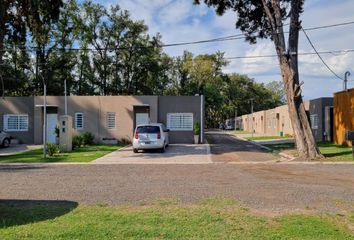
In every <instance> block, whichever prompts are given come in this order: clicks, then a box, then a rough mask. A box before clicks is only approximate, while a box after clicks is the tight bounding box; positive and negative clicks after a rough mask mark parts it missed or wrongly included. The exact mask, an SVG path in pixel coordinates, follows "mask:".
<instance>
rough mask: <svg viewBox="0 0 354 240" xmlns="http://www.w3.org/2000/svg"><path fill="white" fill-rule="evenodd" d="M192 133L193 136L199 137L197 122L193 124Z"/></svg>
mask: <svg viewBox="0 0 354 240" xmlns="http://www.w3.org/2000/svg"><path fill="white" fill-rule="evenodd" d="M193 132H194V135H199V134H200V125H199V122H196V123H194V125H193Z"/></svg>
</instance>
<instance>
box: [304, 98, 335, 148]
mask: <svg viewBox="0 0 354 240" xmlns="http://www.w3.org/2000/svg"><path fill="white" fill-rule="evenodd" d="M327 106H333V98H330V97H328V98H317V99H313V100H311V101H310V107H309V115H310V116H311V115H312V114H317V115H318V129H312V132H313V134H314V137H315V139H316V141H317V142H322V141H324V140H325V138H324V135H323V133H324V132H325V120H326V119H325V108H326V107H327ZM327 134H329V133H327Z"/></svg>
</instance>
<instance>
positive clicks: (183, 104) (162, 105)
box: [158, 96, 205, 143]
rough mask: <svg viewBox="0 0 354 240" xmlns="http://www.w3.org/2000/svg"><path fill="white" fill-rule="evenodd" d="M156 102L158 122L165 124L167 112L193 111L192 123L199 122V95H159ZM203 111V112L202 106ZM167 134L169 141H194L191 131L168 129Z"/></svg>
mask: <svg viewBox="0 0 354 240" xmlns="http://www.w3.org/2000/svg"><path fill="white" fill-rule="evenodd" d="M158 102H159V104H158V106H159V111H158V116H159V117H158V122H160V123H164V124H165V125H167V113H193V123H196V122H199V123H201V118H200V102H201V97H200V96H160V97H159V100H158ZM203 113H205V111H204V106H203ZM203 115H204V114H203ZM203 119H204V118H203ZM169 135H170V142H171V143H193V142H194V138H193V131H170V134H169Z"/></svg>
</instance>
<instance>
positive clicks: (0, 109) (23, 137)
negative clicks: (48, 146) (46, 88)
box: [0, 97, 35, 143]
mask: <svg viewBox="0 0 354 240" xmlns="http://www.w3.org/2000/svg"><path fill="white" fill-rule="evenodd" d="M4 114H28V131H26V132H8V133H9V134H10V135H11V136H12V137H14V138H16V139H18V140H19V141H20V142H22V143H33V141H34V139H33V133H34V120H35V119H34V118H33V114H34V109H33V97H6V98H3V99H0V123H1V124H0V130H1V131H3V127H4V125H3V116H4Z"/></svg>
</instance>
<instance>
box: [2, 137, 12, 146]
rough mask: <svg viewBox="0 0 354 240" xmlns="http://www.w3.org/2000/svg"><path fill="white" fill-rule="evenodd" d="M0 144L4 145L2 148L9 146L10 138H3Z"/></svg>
mask: <svg viewBox="0 0 354 240" xmlns="http://www.w3.org/2000/svg"><path fill="white" fill-rule="evenodd" d="M1 146H2V147H4V148H7V147H10V139H8V138H5V139H4V140H3V141H2V144H1Z"/></svg>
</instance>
